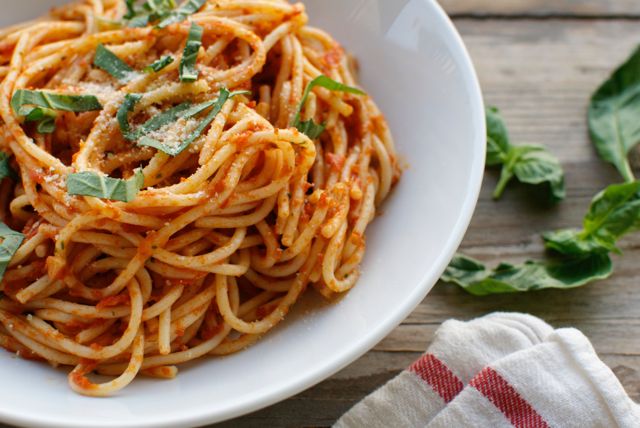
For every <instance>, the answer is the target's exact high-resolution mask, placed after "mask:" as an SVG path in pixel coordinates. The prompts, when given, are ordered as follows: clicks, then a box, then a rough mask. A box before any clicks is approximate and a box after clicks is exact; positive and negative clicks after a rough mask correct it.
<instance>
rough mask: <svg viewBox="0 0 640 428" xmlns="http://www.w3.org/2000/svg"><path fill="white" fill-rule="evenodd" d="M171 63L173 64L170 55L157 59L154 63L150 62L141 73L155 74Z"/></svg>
mask: <svg viewBox="0 0 640 428" xmlns="http://www.w3.org/2000/svg"><path fill="white" fill-rule="evenodd" d="M172 62H173V57H172V56H170V55H167V56H163V57H162V58H160V59H157V60H156V61H154V62H152V63H151V64H149V65H148V66H146V67H145V68H143V69H142V71H144V72H145V73H157V72H158V71H160V70H162V69H163V68H165V67H166V66H168V65H169V64H171V63H172Z"/></svg>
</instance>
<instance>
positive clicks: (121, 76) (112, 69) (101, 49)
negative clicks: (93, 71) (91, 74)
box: [93, 43, 138, 83]
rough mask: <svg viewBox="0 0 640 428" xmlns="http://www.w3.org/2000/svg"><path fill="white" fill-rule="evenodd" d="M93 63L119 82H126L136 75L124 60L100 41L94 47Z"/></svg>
mask: <svg viewBox="0 0 640 428" xmlns="http://www.w3.org/2000/svg"><path fill="white" fill-rule="evenodd" d="M93 65H95V66H96V67H98V68H100V69H102V70H104V71H106V72H107V73H109V74H110V75H111V76H113V77H115V78H116V79H117V80H118V81H119V82H120V83H127V82H129V81H130V80H132V79H134V78H136V76H137V75H138V73H136V72H135V71H134V70H133V69H132V68H131V67H129V65H128V64H127V63H126V62H124V61H123V60H121V59H120V57H118V56H117V55H116V54H114V53H113V52H111V51H110V50H109V49H107V48H106V47H105V46H104V45H103V44H102V43H100V44H99V45H98V47H97V48H96V55H95V57H94V58H93Z"/></svg>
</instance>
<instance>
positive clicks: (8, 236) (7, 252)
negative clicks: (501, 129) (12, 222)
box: [0, 222, 24, 280]
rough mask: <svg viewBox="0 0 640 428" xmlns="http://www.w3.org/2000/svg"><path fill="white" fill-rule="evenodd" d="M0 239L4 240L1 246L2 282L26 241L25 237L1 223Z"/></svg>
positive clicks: (0, 270)
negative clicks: (10, 264)
mask: <svg viewBox="0 0 640 428" xmlns="http://www.w3.org/2000/svg"><path fill="white" fill-rule="evenodd" d="M0 238H2V244H0V280H2V278H3V277H4V273H5V271H6V270H7V266H9V263H10V262H11V259H12V258H13V255H14V254H15V253H16V251H18V248H20V245H22V241H24V235H23V234H22V233H20V232H16V231H15V230H12V229H11V228H9V226H7V225H6V224H4V223H2V222H0Z"/></svg>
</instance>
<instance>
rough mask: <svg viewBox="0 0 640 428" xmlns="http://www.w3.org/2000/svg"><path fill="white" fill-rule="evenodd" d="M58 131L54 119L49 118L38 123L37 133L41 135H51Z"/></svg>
mask: <svg viewBox="0 0 640 428" xmlns="http://www.w3.org/2000/svg"><path fill="white" fill-rule="evenodd" d="M55 130H56V119H55V118H54V117H48V118H46V119H43V120H41V121H40V122H38V126H36V131H38V132H39V133H40V134H51V133H53V131H55Z"/></svg>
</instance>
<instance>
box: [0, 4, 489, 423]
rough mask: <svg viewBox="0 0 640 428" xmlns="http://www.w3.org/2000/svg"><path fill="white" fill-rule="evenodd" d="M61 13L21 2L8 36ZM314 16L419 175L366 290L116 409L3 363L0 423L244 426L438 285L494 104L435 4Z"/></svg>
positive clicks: (351, 355) (390, 207)
mask: <svg viewBox="0 0 640 428" xmlns="http://www.w3.org/2000/svg"><path fill="white" fill-rule="evenodd" d="M4 2H5V5H6V3H8V0H4ZM60 3H63V1H61V0H20V1H19V2H11V7H7V8H4V11H3V14H2V15H0V25H2V26H4V25H7V24H9V23H13V22H19V21H21V20H24V19H27V18H31V17H35V16H38V15H40V14H41V13H42V12H43V11H44V10H46V8H48V7H50V6H52V5H54V4H60ZM306 4H307V8H308V12H309V15H310V16H311V20H312V23H313V24H315V25H317V26H320V27H322V28H324V29H326V30H328V31H330V32H331V33H332V34H333V35H334V36H335V37H336V38H337V40H339V41H340V42H342V44H343V45H344V46H345V47H346V48H347V49H348V50H349V51H351V52H354V53H355V54H356V56H357V57H358V59H359V60H360V64H361V71H362V83H363V86H364V87H365V88H366V89H367V90H368V91H369V92H370V93H371V94H372V95H373V96H374V98H375V99H376V101H377V102H378V104H379V105H380V106H381V108H382V110H383V111H384V112H385V114H386V116H387V118H388V120H389V122H390V124H391V128H392V130H393V132H394V136H395V138H396V142H397V147H398V151H399V153H401V154H402V155H403V157H404V158H405V159H406V160H407V161H408V163H409V164H410V168H409V169H408V170H407V171H406V173H405V175H404V176H403V178H402V180H401V182H400V185H399V186H398V188H397V189H396V190H395V192H394V193H393V195H392V197H391V198H390V200H389V201H388V203H387V204H386V206H385V207H384V214H383V215H382V216H380V217H379V218H378V219H376V220H375V222H374V224H373V225H372V227H371V228H370V229H369V230H368V239H369V240H368V252H367V255H366V259H365V263H364V265H363V276H362V278H361V279H360V281H359V283H358V284H357V286H356V287H355V288H354V289H353V290H352V291H350V292H349V293H348V295H346V296H345V297H344V298H343V299H342V300H340V301H339V302H337V303H335V304H333V305H324V304H319V303H318V302H317V301H315V300H314V299H313V298H309V297H308V298H307V300H313V301H311V302H309V301H307V302H306V304H304V305H303V306H300V307H298V308H297V309H296V310H294V311H293V313H292V314H291V316H290V317H289V319H288V320H287V321H286V322H285V323H284V324H283V325H282V326H280V327H279V328H278V329H277V330H276V331H274V332H271V333H270V334H268V335H267V336H266V337H265V338H264V339H263V340H262V341H260V342H259V343H258V344H257V345H255V346H253V347H251V348H250V349H248V350H246V351H244V352H242V353H239V354H237V355H234V356H231V357H227V358H223V359H209V360H205V361H200V362H197V363H194V364H191V365H188V366H186V367H181V368H180V373H179V375H178V378H177V379H175V380H172V381H158V380H149V379H144V378H139V379H137V380H136V381H135V382H134V383H133V385H131V386H129V387H128V388H126V389H125V390H124V391H122V392H121V393H120V394H118V395H117V396H116V397H112V398H108V399H97V398H86V397H81V396H79V395H76V394H74V393H73V392H71V390H70V389H69V388H68V387H67V384H66V374H65V373H62V372H59V371H55V370H53V369H51V368H50V367H48V366H46V365H44V364H39V363H33V362H29V361H24V360H21V359H17V358H15V357H13V356H11V355H10V354H9V353H6V352H0V379H2V388H0V420H2V421H4V422H7V423H13V424H18V425H29V426H52V427H53V426H56V427H57V426H59V427H67V428H70V427H83V428H87V427H112V426H117V427H178V426H195V425H203V424H207V423H212V422H216V421H222V420H225V419H228V418H232V417H236V416H240V415H242V414H245V413H248V412H250V411H254V410H257V409H259V408H262V407H265V406H267V405H270V404H272V403H275V402H277V401H280V400H283V399H285V398H287V397H289V396H291V395H293V394H295V393H297V392H300V391H302V390H304V389H305V388H308V387H310V386H312V385H314V384H316V383H318V382H320V381H321V380H323V379H325V378H327V377H328V376H330V375H331V374H333V373H335V372H336V371H338V370H340V369H341V368H343V367H344V366H346V365H347V364H349V363H350V362H352V361H354V360H355V359H356V358H358V357H359V356H360V355H362V354H363V353H365V352H366V351H367V350H369V349H370V348H371V347H373V346H374V345H375V344H376V343H377V342H378V341H379V340H381V339H382V338H383V337H384V336H385V335H387V334H388V333H389V332H390V331H391V330H392V329H393V328H394V327H396V326H397V325H398V324H399V323H400V322H401V321H402V320H403V319H404V318H405V317H406V316H407V315H408V314H409V313H410V312H411V310H412V309H413V308H414V307H415V306H416V305H417V304H418V303H419V302H420V301H421V300H422V299H423V298H424V296H425V295H426V294H427V292H428V291H429V290H430V289H431V287H432V286H433V284H435V282H436V281H437V279H438V277H439V276H440V274H441V273H442V271H443V270H444V268H445V266H446V264H447V262H448V261H449V259H450V258H451V256H452V255H453V253H454V251H455V249H456V248H457V246H458V245H459V243H460V241H461V239H462V237H463V234H464V232H465V230H466V228H467V225H468V224H469V221H470V219H471V215H472V213H473V210H474V207H475V204H476V200H477V196H478V192H479V189H480V184H481V180H482V171H483V167H484V156H485V152H484V147H485V125H484V110H483V104H482V98H481V93H480V88H479V85H478V81H477V78H476V75H475V72H474V69H473V66H472V64H471V61H470V59H469V56H468V54H467V52H466V50H465V47H464V45H463V43H462V40H461V39H460V37H459V35H458V33H457V32H456V30H455V29H454V27H453V25H452V24H451V22H450V21H449V19H448V18H447V16H446V15H445V13H444V12H443V11H442V10H441V8H440V7H439V6H438V5H437V3H436V2H435V1H433V0H306ZM302 315H303V316H302Z"/></svg>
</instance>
